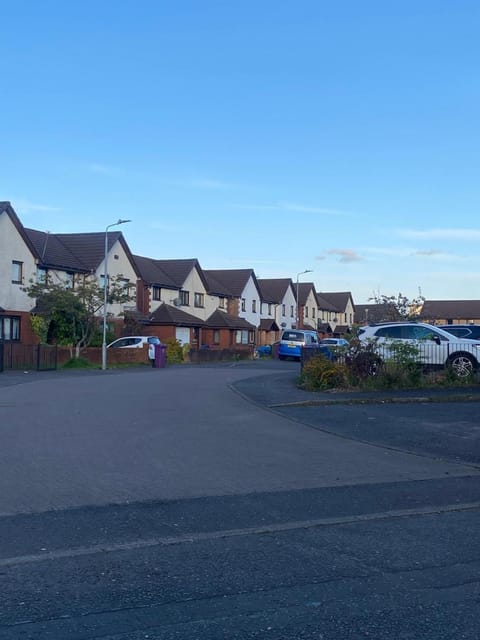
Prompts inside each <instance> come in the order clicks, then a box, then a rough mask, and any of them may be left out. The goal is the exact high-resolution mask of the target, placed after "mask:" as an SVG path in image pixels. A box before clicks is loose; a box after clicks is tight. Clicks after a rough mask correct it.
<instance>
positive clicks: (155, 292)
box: [152, 287, 162, 302]
mask: <svg viewBox="0 0 480 640" xmlns="http://www.w3.org/2000/svg"><path fill="white" fill-rule="evenodd" d="M152 298H153V299H154V300H156V301H157V302H159V301H160V300H161V299H162V287H152Z"/></svg>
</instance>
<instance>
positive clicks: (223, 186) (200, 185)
mask: <svg viewBox="0 0 480 640" xmlns="http://www.w3.org/2000/svg"><path fill="white" fill-rule="evenodd" d="M189 184H190V186H191V187H193V188H194V189H207V190H211V191H226V190H229V189H234V185H233V184H230V183H229V182H223V181H222V180H211V179H209V178H199V179H195V180H192V181H191V182H190V183H189Z"/></svg>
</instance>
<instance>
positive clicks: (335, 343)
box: [320, 338, 349, 347]
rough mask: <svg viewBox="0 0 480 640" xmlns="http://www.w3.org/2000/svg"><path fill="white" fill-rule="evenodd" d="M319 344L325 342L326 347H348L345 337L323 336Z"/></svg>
mask: <svg viewBox="0 0 480 640" xmlns="http://www.w3.org/2000/svg"><path fill="white" fill-rule="evenodd" d="M320 344H325V345H327V347H348V345H349V342H348V340H345V338H323V339H322V340H320Z"/></svg>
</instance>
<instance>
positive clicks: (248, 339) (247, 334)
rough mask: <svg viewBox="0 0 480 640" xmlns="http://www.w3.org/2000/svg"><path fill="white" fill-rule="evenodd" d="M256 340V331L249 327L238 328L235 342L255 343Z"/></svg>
mask: <svg viewBox="0 0 480 640" xmlns="http://www.w3.org/2000/svg"><path fill="white" fill-rule="evenodd" d="M254 340H255V332H254V331H249V330H248V329H238V330H237V331H236V333H235V342H236V343H237V344H253V342H254Z"/></svg>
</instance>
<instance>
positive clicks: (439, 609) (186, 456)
mask: <svg viewBox="0 0 480 640" xmlns="http://www.w3.org/2000/svg"><path fill="white" fill-rule="evenodd" d="M297 373H298V365H295V364H293V363H280V362H277V361H275V362H272V361H268V360H267V361H256V362H252V363H239V364H238V365H235V366H226V365H221V366H208V367H207V366H206V367H203V366H202V367H193V366H185V367H171V368H167V369H162V370H155V369H149V368H145V369H138V370H131V371H107V372H100V371H99V372H81V373H76V372H68V373H67V372H65V373H60V372H53V373H51V374H37V373H29V374H17V375H13V374H1V375H0V434H1V438H2V446H1V447H0V468H1V469H2V474H1V476H2V483H1V488H2V491H1V492H0V540H1V541H2V544H1V547H0V589H1V594H2V595H1V600H0V602H1V606H0V638H1V639H8V640H16V639H20V638H22V639H24V638H32V639H35V640H43V639H55V640H57V639H58V640H60V639H62V640H63V639H65V640H70V639H77V638H78V639H79V640H80V639H81V640H84V639H86V638H89V639H93V638H102V639H108V640H139V639H140V638H142V639H144V638H150V639H152V638H153V639H156V640H160V639H161V640H167V639H168V640H170V639H176V640H178V639H184V638H185V639H186V638H188V639H189V640H190V639H195V638H198V639H202V640H204V639H205V640H213V639H217V638H222V639H224V638H227V639H229V638H232V639H239V640H240V639H242V640H243V639H250V638H271V639H274V640H280V639H282V640H283V639H285V640H287V639H288V640H295V639H296V638H299V639H301V638H311V639H313V638H315V639H322V640H343V639H345V640H346V639H350V638H351V639H355V640H357V639H359V638H370V639H372V638H375V639H377V640H390V639H391V640H394V639H395V640H401V639H406V638H415V639H417V638H434V639H435V640H437V639H439V640H443V639H451V640H454V639H455V640H457V639H461V638H466V639H469V640H470V639H471V640H474V639H475V640H478V638H479V637H480V626H479V622H478V620H480V615H479V614H480V611H479V604H478V603H479V596H480V589H479V578H478V576H479V575H480V571H479V569H480V545H479V544H478V542H477V538H478V530H479V526H480V516H479V514H480V512H479V505H480V476H479V469H480V465H479V464H478V462H479V451H480V433H479V421H478V418H477V415H478V406H479V405H478V402H477V397H476V396H475V393H473V395H472V394H469V395H468V397H467V396H465V397H463V398H460V399H458V398H457V399H455V401H453V400H454V399H453V398H450V397H446V395H447V394H443V396H442V397H440V396H439V397H438V398H436V402H431V401H430V400H431V398H428V399H427V398H424V399H423V400H422V399H419V398H416V401H415V402H410V401H409V400H411V399H410V398H405V397H402V398H397V400H398V401H397V402H395V403H391V402H385V400H383V401H382V399H378V398H377V399H376V398H370V399H369V401H368V402H362V403H360V402H359V401H358V399H357V401H352V400H353V397H350V398H346V399H345V398H342V397H339V396H336V397H335V398H333V397H332V396H330V397H328V396H326V395H316V396H314V399H315V402H316V404H312V395H311V394H307V393H306V392H302V391H299V390H297V389H296V388H295V385H294V383H295V377H296V375H297ZM332 399H334V400H335V402H334V403H333V404H332V402H331V400H332ZM378 400H379V401H378ZM400 400H401V401H400ZM445 400H449V401H448V402H446V401H445ZM306 403H309V404H306Z"/></svg>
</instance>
